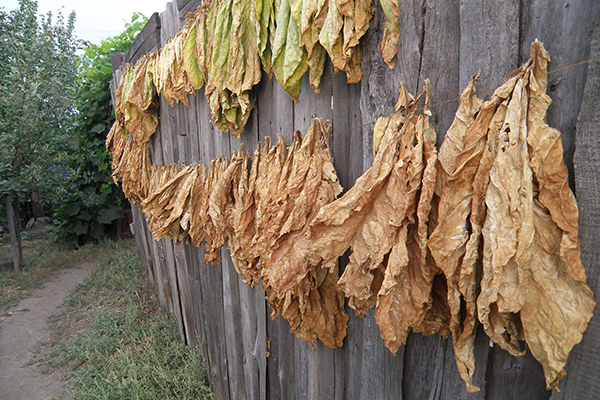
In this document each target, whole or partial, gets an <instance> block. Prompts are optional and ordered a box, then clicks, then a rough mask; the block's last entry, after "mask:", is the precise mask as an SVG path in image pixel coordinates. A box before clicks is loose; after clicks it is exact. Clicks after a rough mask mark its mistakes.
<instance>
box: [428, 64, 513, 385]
mask: <svg viewBox="0 0 600 400" xmlns="http://www.w3.org/2000/svg"><path fill="white" fill-rule="evenodd" d="M523 74H524V68H521V69H520V70H517V71H516V72H514V73H513V74H512V75H511V77H509V79H507V81H506V82H505V83H504V84H503V85H502V86H501V87H500V88H498V89H496V91H495V92H494V94H493V96H492V98H491V99H490V100H489V101H488V102H486V103H484V104H483V105H482V103H481V101H480V100H479V99H477V97H476V96H475V94H474V83H475V80H476V79H477V76H478V75H476V76H475V77H474V78H473V79H471V82H470V83H469V85H468V86H467V88H466V89H465V90H464V92H463V94H462V95H461V102H460V106H459V109H458V110H457V113H456V117H455V119H454V121H453V123H452V125H451V127H450V129H449V130H448V132H447V134H446V137H445V138H444V142H443V143H442V146H441V148H440V154H439V168H438V179H437V184H436V186H437V187H436V195H437V196H438V197H439V201H438V204H439V205H438V209H437V224H436V226H435V228H434V229H433V232H432V233H431V237H430V238H429V248H430V250H431V254H432V256H433V258H434V260H435V264H436V266H437V267H438V268H439V269H440V270H441V271H442V273H443V274H444V276H445V278H446V283H447V287H448V297H447V301H448V306H449V310H450V315H451V322H450V330H451V331H452V334H453V338H454V340H453V345H454V349H455V355H456V362H457V366H458V370H459V373H460V374H461V377H462V378H463V380H465V382H466V384H467V390H468V391H477V390H478V388H477V387H476V386H474V385H473V384H472V382H471V377H472V374H473V371H474V368H475V360H474V355H473V346H474V344H473V339H474V329H475V305H474V303H475V295H476V294H475V293H474V292H473V290H474V289H473V285H474V283H473V282H472V281H471V280H470V279H475V262H476V260H477V252H476V251H477V247H478V243H479V242H478V241H479V235H480V232H481V229H480V228H478V226H480V225H481V223H482V222H481V221H480V220H477V221H476V219H481V218H482V217H481V213H482V211H481V210H477V208H478V205H479V204H481V201H482V199H481V197H482V196H484V194H485V187H486V183H485V180H486V179H487V173H485V172H483V171H485V169H486V168H487V169H488V171H489V163H490V161H493V160H489V158H490V157H485V154H486V150H488V149H489V146H488V136H491V135H492V133H488V132H490V131H494V127H495V126H496V125H498V123H497V122H496V121H495V119H494V118H495V115H496V113H497V110H498V109H499V108H500V109H501V108H502V106H501V104H502V102H503V101H504V100H505V99H506V98H508V97H509V96H510V94H511V91H512V89H513V88H514V85H515V83H516V81H517V79H519V78H520V77H522V76H523ZM476 114H477V118H475V115H476ZM501 123H502V122H501V121H500V124H501ZM482 159H485V160H487V161H486V163H487V166H486V163H482ZM480 169H481V171H480ZM478 171H479V176H480V178H479V179H483V182H481V184H478V193H474V182H475V179H476V176H477V173H478ZM474 198H475V203H474V202H473V199H474ZM474 204H475V209H473V206H474ZM472 210H473V211H472ZM469 216H471V221H469ZM469 223H472V224H473V226H474V229H473V231H472V232H471V238H470V237H469V236H470V235H469V228H468V225H469ZM468 241H471V243H472V244H471V253H470V255H469V257H468V258H467V259H468V262H467V263H464V259H463V257H464V255H465V251H466V247H467V242H468ZM473 252H474V253H473ZM461 279H462V282H461ZM459 286H462V290H461V288H459ZM461 301H463V302H465V303H466V304H467V305H466V308H467V311H466V312H465V313H464V314H466V316H461ZM463 311H464V310H463Z"/></svg>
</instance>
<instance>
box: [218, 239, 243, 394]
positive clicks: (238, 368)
mask: <svg viewBox="0 0 600 400" xmlns="http://www.w3.org/2000/svg"><path fill="white" fill-rule="evenodd" d="M221 256H222V258H223V261H222V267H221V270H222V277H223V319H224V322H225V324H224V331H225V336H224V339H225V341H226V343H227V346H226V347H227V366H228V368H229V369H228V371H229V383H230V387H229V392H230V396H231V398H232V399H240V400H242V399H247V398H248V397H247V395H246V379H245V371H244V358H245V357H244V344H243V339H242V338H243V332H242V318H243V316H242V307H241V304H240V291H239V284H240V282H239V276H238V274H237V272H236V271H235V268H234V267H233V263H232V262H231V255H230V253H229V250H228V249H227V246H223V248H221Z"/></svg>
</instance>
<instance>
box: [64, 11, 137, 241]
mask: <svg viewBox="0 0 600 400" xmlns="http://www.w3.org/2000/svg"><path fill="white" fill-rule="evenodd" d="M146 22H147V18H146V17H144V16H143V15H142V14H139V13H135V14H134V15H133V17H132V18H131V22H129V23H127V24H126V25H125V31H124V32H123V33H121V34H120V35H118V36H114V37H110V38H108V39H105V40H103V41H102V42H101V43H100V44H99V45H95V44H92V45H90V46H89V47H87V48H86V50H85V54H84V55H83V56H82V57H81V59H80V64H79V68H80V72H79V75H78V81H79V85H80V89H79V93H78V96H77V99H78V100H77V103H76V108H77V112H78V116H77V120H76V122H75V130H76V133H77V151H76V153H75V154H74V156H73V157H72V159H71V160H69V166H70V167H71V168H72V169H74V170H75V171H76V174H75V176H74V179H73V182H72V184H71V189H70V191H69V192H68V193H67V195H66V196H65V197H64V198H63V199H62V200H61V201H59V202H58V203H57V204H56V205H55V207H54V221H55V224H56V233H57V237H58V239H59V240H63V241H66V242H71V243H74V244H79V245H80V244H82V243H85V242H87V241H90V240H92V241H98V240H100V239H101V238H102V237H104V236H105V235H107V234H108V233H110V232H114V231H115V228H116V221H117V220H118V219H120V218H123V212H122V211H123V209H126V208H129V204H128V203H127V201H126V200H125V198H124V196H123V192H122V191H121V189H119V188H118V187H117V186H115V184H114V183H113V181H112V179H111V177H110V173H111V170H110V164H111V159H110V156H109V155H108V154H107V152H106V147H105V140H106V135H107V134H108V132H109V130H110V127H111V126H112V123H113V122H114V119H115V117H114V112H113V108H112V104H111V95H110V88H109V85H110V81H111V79H112V67H111V61H110V57H111V55H113V54H116V53H121V52H126V51H127V50H128V49H129V46H130V45H131V43H132V42H133V40H134V39H135V37H136V36H137V35H138V33H139V31H140V30H141V29H142V28H143V27H144V25H145V24H146Z"/></svg>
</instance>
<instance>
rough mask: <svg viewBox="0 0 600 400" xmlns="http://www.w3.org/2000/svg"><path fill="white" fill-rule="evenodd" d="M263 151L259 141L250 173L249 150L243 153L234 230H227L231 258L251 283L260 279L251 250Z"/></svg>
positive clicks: (234, 194) (233, 214)
mask: <svg viewBox="0 0 600 400" xmlns="http://www.w3.org/2000/svg"><path fill="white" fill-rule="evenodd" d="M260 152H261V147H260V143H259V145H258V146H257V148H256V150H255V151H254V158H253V159H252V167H251V171H250V173H249V172H248V162H249V155H248V153H244V154H242V155H241V156H242V159H241V165H240V168H239V171H238V174H237V177H236V182H237V184H236V185H235V186H234V187H233V188H232V190H233V194H232V196H233V199H234V201H233V205H232V210H231V214H232V216H231V220H230V224H231V231H230V232H228V235H229V237H228V247H229V251H230V254H231V260H232V261H233V265H234V267H235V269H236V271H237V272H238V274H240V277H241V278H242V280H243V281H244V283H245V284H246V285H248V286H250V287H252V286H254V285H256V284H257V283H258V281H259V279H260V277H259V275H258V269H257V263H258V260H257V258H256V257H253V256H252V255H251V252H250V251H249V250H250V248H251V244H252V238H253V237H254V234H255V228H254V222H255V214H256V205H255V202H254V191H255V189H256V178H257V176H258V165H259V163H260Z"/></svg>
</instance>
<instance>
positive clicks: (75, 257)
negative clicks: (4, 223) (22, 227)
mask: <svg viewBox="0 0 600 400" xmlns="http://www.w3.org/2000/svg"><path fill="white" fill-rule="evenodd" d="M52 239H53V237H52V236H51V234H50V233H49V232H48V231H47V230H46V228H44V227H40V228H35V229H30V230H28V231H27V232H25V234H24V235H23V237H22V248H23V261H24V263H25V264H27V263H28V262H29V261H30V260H32V259H33V258H35V257H36V256H37V255H38V254H39V253H40V251H41V250H42V249H44V248H45V247H46V246H47V245H48V244H49V245H48V247H46V248H45V250H44V252H43V253H42V255H41V256H40V257H39V258H37V259H35V260H34V261H33V262H32V263H31V265H29V267H28V268H27V269H25V270H23V271H21V272H18V273H15V272H14V270H13V264H12V253H11V243H10V238H9V237H8V235H7V234H5V235H4V237H3V238H0V314H1V313H4V312H5V311H6V309H7V308H9V307H12V306H14V305H16V304H17V303H18V302H19V300H20V299H22V298H24V297H26V296H27V295H28V294H29V293H30V291H31V289H35V288H37V287H40V286H41V285H42V283H43V282H45V281H47V280H48V279H50V278H52V277H54V276H55V275H56V274H57V273H58V271H60V270H62V269H65V268H73V267H78V266H80V265H81V264H82V263H84V262H86V261H92V260H98V261H102V260H103V259H105V258H107V257H108V255H109V254H110V251H107V250H108V249H110V248H115V246H116V244H115V242H112V241H105V242H101V243H98V244H94V243H90V244H87V245H85V246H82V247H80V248H79V249H73V248H72V247H69V246H67V245H64V244H60V243H51V242H52ZM130 241H131V240H130Z"/></svg>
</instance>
